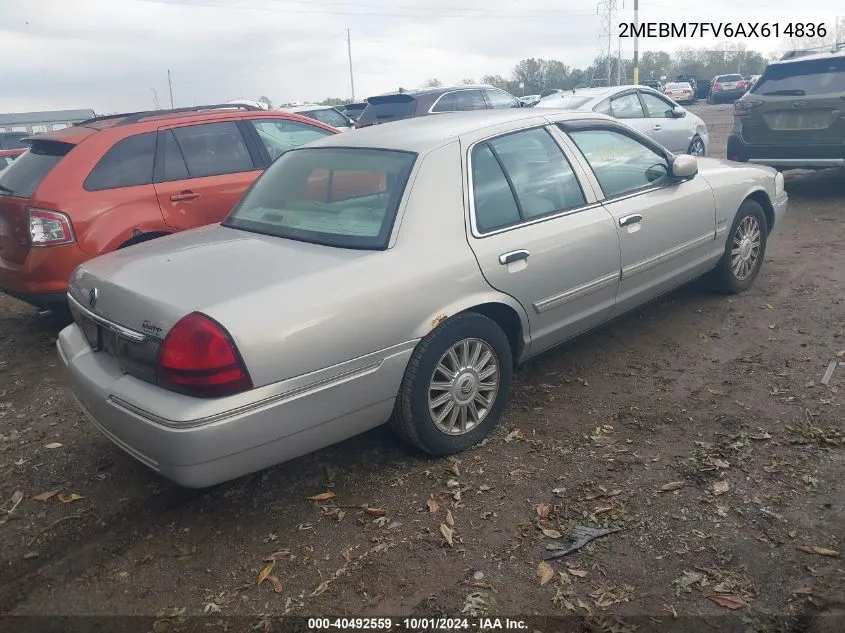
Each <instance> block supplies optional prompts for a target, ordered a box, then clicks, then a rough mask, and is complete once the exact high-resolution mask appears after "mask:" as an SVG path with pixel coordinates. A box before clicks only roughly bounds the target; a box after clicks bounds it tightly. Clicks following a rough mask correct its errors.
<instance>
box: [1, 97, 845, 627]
mask: <svg viewBox="0 0 845 633" xmlns="http://www.w3.org/2000/svg"><path fill="white" fill-rule="evenodd" d="M695 110H696V111H697V112H699V113H700V114H701V116H703V117H704V118H705V120H706V121H707V123H708V125H709V127H710V131H711V136H712V139H713V148H712V154H713V155H714V156H724V151H725V140H726V134H727V131H728V129H729V126H730V121H731V110H730V106H706V105H699V106H696V107H695ZM787 189H788V191H789V193H790V196H791V208H790V212H789V214H788V216H787V218H786V220H785V221H784V223H783V224H782V225H781V226H780V227H779V230H778V231H777V233H776V234H775V235H774V236H773V237H772V239H771V240H770V242H769V246H768V251H767V254H766V261H765V265H764V267H763V270H762V272H761V274H760V276H759V277H758V279H757V281H756V283H755V285H754V286H753V287H752V289H751V290H749V291H748V292H746V293H744V294H742V295H738V296H735V297H731V298H726V297H721V296H714V295H712V294H709V293H708V292H707V291H706V290H705V289H704V288H702V287H701V286H700V284H693V285H691V286H688V287H686V288H683V289H681V290H679V291H678V292H675V293H673V294H672V295H670V296H667V297H665V298H663V299H661V300H660V301H658V302H655V303H653V304H651V305H649V306H647V307H645V308H643V309H641V310H638V311H636V312H634V313H632V314H630V315H628V316H626V317H624V318H622V319H621V320H618V321H616V322H614V323H612V324H610V325H608V326H607V327H605V328H603V329H601V330H599V331H597V332H595V333H593V334H590V335H588V336H586V337H583V338H581V339H579V340H577V341H575V342H573V343H571V344H569V345H567V346H565V347H563V348H561V349H558V350H556V351H554V352H552V353H548V354H546V355H544V356H543V357H542V358H539V359H536V360H534V361H533V362H531V363H529V364H528V365H527V366H526V367H524V368H522V369H521V370H520V371H519V372H518V373H517V376H516V384H515V388H514V392H513V397H512V399H511V402H510V404H509V406H508V409H507V411H506V414H505V416H504V419H503V421H502V424H501V425H500V427H499V428H498V429H497V430H496V431H495V432H494V433H493V434H492V435H491V436H490V437H489V439H488V440H487V441H486V442H485V443H484V444H482V445H481V446H478V447H476V448H475V449H473V450H471V451H469V452H466V453H464V454H461V455H458V456H457V458H456V459H432V458H429V457H426V456H422V455H420V454H418V453H416V452H414V451H413V450H411V449H409V448H408V447H406V446H405V445H404V444H402V443H401V442H399V441H398V440H397V439H395V438H394V437H393V435H392V434H391V433H390V432H389V431H388V430H386V429H377V430H374V431H372V432H370V433H367V434H365V435H363V436H360V437H357V438H355V439H353V440H350V441H347V442H344V443H343V444H340V445H337V446H334V447H331V448H329V449H326V450H323V451H320V452H318V453H315V454H312V455H309V456H306V457H303V458H301V459H298V460H295V461H293V462H290V463H287V464H283V465H281V466H278V467H276V468H273V469H270V470H268V471H265V472H262V473H258V474H256V475H252V476H249V477H246V478H243V479H240V480H237V481H235V482H231V483H228V484H225V485H221V486H218V487H216V488H213V489H210V490H206V491H190V490H184V489H180V488H178V487H176V486H174V485H172V484H170V483H168V482H167V481H165V480H163V479H161V478H160V477H158V476H157V475H155V474H154V473H152V472H150V471H149V470H147V469H146V468H145V467H143V466H141V465H140V464H138V463H136V462H134V461H133V460H132V459H130V458H129V457H128V456H126V455H125V454H123V453H122V452H120V451H119V450H118V449H117V448H115V447H113V446H112V445H111V444H110V443H109V442H108V441H106V440H105V439H104V438H102V437H101V436H100V435H99V434H98V433H97V432H96V431H95V430H94V429H93V428H92V427H91V426H90V425H89V424H88V423H87V422H86V421H85V420H84V419H83V417H82V415H81V414H80V413H79V412H78V411H77V409H76V407H75V405H74V402H73V399H72V397H71V395H70V393H69V391H68V390H67V389H66V388H65V386H64V385H63V383H62V379H61V375H60V373H59V371H58V368H57V363H56V358H55V351H54V341H55V338H56V334H57V331H58V327H57V325H56V324H55V323H53V322H51V321H50V320H49V319H45V318H43V317H36V316H34V315H33V312H32V310H31V309H30V308H29V307H27V306H26V305H24V304H22V303H19V302H17V301H15V300H13V299H11V298H8V297H5V296H2V295H0V350H2V351H0V504H2V510H0V613H5V614H16V615H25V614H37V615H81V614H99V615H107V614H133V615H147V616H153V617H158V618H159V622H158V625H157V628H156V630H161V628H160V626H163V624H164V623H165V622H167V623H169V624H171V625H174V624H175V623H178V622H180V621H181V620H180V618H181V617H182V616H191V615H207V616H209V621H211V620H213V617H220V616H229V615H238V616H245V617H246V620H244V622H249V626H248V627H247V629H252V628H253V626H254V625H258V626H259V627H260V625H261V624H262V622H266V621H267V620H266V618H267V617H269V616H273V615H281V614H300V615H301V614H311V615H314V614H316V615H319V614H327V613H331V614H336V615H344V614H346V615H365V616H375V615H393V616H398V615H411V614H414V615H449V616H457V615H460V614H462V613H463V614H464V615H476V614H479V615H480V614H484V613H487V614H493V615H497V614H524V615H528V614H540V615H572V616H578V618H579V622H581V623H582V624H583V625H585V626H587V625H589V626H590V627H593V628H591V629H590V630H595V631H618V632H624V631H632V630H633V626H634V623H635V622H638V621H640V620H638V619H639V618H642V617H643V616H648V617H650V618H655V619H654V620H650V622H652V624H653V627H652V628H649V627H642V626H640V628H639V630H641V631H643V630H652V629H653V628H654V627H656V626H657V620H658V619H660V620H661V621H662V622H664V623H666V622H667V620H666V618H668V622H669V623H671V622H681V621H682V620H681V619H680V618H683V617H685V616H697V617H698V620H696V621H698V622H707V623H709V624H708V626H710V625H712V626H713V627H719V626H720V623H724V622H726V621H727V620H724V619H718V618H719V617H720V616H724V614H729V613H739V614H742V616H743V620H742V625H743V626H745V627H748V628H746V629H743V630H759V631H763V630H766V631H769V630H784V631H786V630H789V631H828V630H829V631H834V630H838V631H841V630H843V628H844V627H845V570H843V566H845V565H843V561H842V558H841V556H839V554H838V552H840V551H841V550H842V547H843V545H845V543H843V540H845V530H843V525H845V509H844V508H845V487H843V486H842V484H841V481H842V475H843V464H845V462H843V459H844V458H845V450H843V446H844V445H845V439H843V433H845V416H843V415H842V411H841V408H840V404H841V401H842V394H840V393H839V391H841V390H842V388H843V387H845V367H837V369H836V370H835V371H834V374H833V378H832V379H831V380H830V382H829V384H828V385H826V386H824V385H821V384H820V381H821V377H822V375H823V373H824V371H825V369H826V368H827V367H828V366H829V364H830V363H831V361H833V360H835V359H837V354H839V355H841V354H842V351H843V350H845V293H843V285H845V206H844V205H843V200H845V178H843V177H842V173H841V172H840V173H816V174H794V173H793V174H789V175H788V178H787ZM842 360H843V361H845V357H842ZM57 445H60V446H57ZM51 447H52V448H51ZM54 491H55V492H56V494H55V495H53V496H51V497H50V498H48V499H47V500H39V499H38V498H37V495H42V493H50V492H54ZM327 492H328V493H332V494H333V495H334V496H333V497H332V498H330V499H327V500H325V501H311V500H308V499H307V497H310V496H314V495H320V494H321V493H327ZM18 493H21V494H22V500H20V501H19V502H18V503H17V504H15V499H17V497H18ZM324 496H326V497H328V496H331V495H324ZM361 506H366V507H367V508H369V510H365V509H362V507H361ZM13 507H14V510H13V511H11V512H10V509H11V508H13ZM576 525H586V526H593V527H606V526H612V527H619V528H621V529H620V530H619V531H618V532H615V533H612V534H610V535H608V536H606V537H604V538H601V539H598V540H596V541H594V542H593V543H591V544H589V545H587V546H586V547H584V548H583V549H582V550H580V551H579V552H577V553H574V554H571V555H569V556H567V557H565V558H561V559H557V560H553V561H549V562H548V563H547V564H545V565H544V564H542V563H541V561H542V554H543V553H544V552H545V551H546V546H547V545H548V544H550V543H554V542H559V541H561V540H562V539H560V538H559V537H560V535H564V536H565V535H566V534H567V533H569V531H570V530H571V529H572V528H573V527H575V526H576ZM447 536H448V537H449V538H450V539H451V544H449V543H447V542H446V541H447ZM274 552H282V553H280V554H278V555H277V558H279V560H278V561H277V562H276V563H275V566H274V568H273V569H272V570H271V571H270V575H269V579H268V580H266V581H265V582H263V583H258V577H259V573H260V572H261V571H262V569H263V568H264V566H265V562H264V559H265V558H266V557H267V556H268V555H270V554H272V553H274ZM546 565H548V567H546ZM823 616H831V617H830V618H826V617H823ZM833 616H838V617H839V619H838V620H834V619H833ZM675 617H678V618H679V620H677V621H675V620H674V618H675ZM834 625H836V626H834ZM778 627H779V628H778ZM831 627H832V628H831ZM547 630H552V629H547ZM685 630H690V629H685ZM707 630H716V629H715V628H714V629H710V628H708V629H707ZM722 630H725V629H724V627H723V628H722Z"/></svg>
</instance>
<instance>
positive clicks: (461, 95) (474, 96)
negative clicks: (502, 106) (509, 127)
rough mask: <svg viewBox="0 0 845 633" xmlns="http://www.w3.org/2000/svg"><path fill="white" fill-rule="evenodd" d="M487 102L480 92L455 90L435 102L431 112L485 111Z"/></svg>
mask: <svg viewBox="0 0 845 633" xmlns="http://www.w3.org/2000/svg"><path fill="white" fill-rule="evenodd" d="M486 109H487V102H486V101H485V100H484V96H483V95H482V94H481V91H480V90H456V91H455V92H447V93H445V94H444V95H443V96H442V97H440V98H439V99H438V100H437V103H436V104H434V107H433V108H432V109H431V111H432V112H467V111H470V110H486Z"/></svg>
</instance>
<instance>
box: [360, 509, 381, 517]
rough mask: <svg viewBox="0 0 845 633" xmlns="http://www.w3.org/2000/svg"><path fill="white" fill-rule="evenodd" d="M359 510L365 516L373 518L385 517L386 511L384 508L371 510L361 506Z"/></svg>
mask: <svg viewBox="0 0 845 633" xmlns="http://www.w3.org/2000/svg"><path fill="white" fill-rule="evenodd" d="M361 509H362V510H363V511H364V512H366V513H367V514H369V515H371V516H374V517H383V516H387V510H385V509H384V508H371V507H370V506H362V507H361Z"/></svg>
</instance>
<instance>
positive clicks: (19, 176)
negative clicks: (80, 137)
mask: <svg viewBox="0 0 845 633" xmlns="http://www.w3.org/2000/svg"><path fill="white" fill-rule="evenodd" d="M73 148H74V146H73V145H72V144H70V143H62V142H60V141H49V140H42V141H35V142H33V144H32V147H31V149H30V150H29V151H28V152H26V153H24V154H22V155H21V156H20V157H19V158H17V159H16V160H15V161H14V162H12V164H11V165H9V166H8V167H7V168H6V170H5V171H3V173H2V175H0V196H3V195H10V196H17V197H20V198H30V197H32V194H34V193H35V190H36V189H37V188H38V185H40V184H41V181H42V180H44V178H46V177H47V174H49V173H50V170H51V169H53V167H55V166H56V165H57V164H58V162H59V161H60V160H62V158H63V157H64V156H65V155H66V154H67V153H68V152H69V151H70V150H72V149H73Z"/></svg>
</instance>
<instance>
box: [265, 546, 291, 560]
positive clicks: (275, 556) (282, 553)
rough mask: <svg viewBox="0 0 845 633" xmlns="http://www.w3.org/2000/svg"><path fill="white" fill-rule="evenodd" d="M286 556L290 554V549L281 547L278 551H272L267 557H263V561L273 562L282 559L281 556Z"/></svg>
mask: <svg viewBox="0 0 845 633" xmlns="http://www.w3.org/2000/svg"><path fill="white" fill-rule="evenodd" d="M288 556H290V550H289V549H282V550H279V551H278V552H273V553H272V554H270V555H269V556H268V557H267V558H265V559H264V562H265V563H275V562H276V561H278V560H282V559H283V558H286V557H288Z"/></svg>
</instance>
